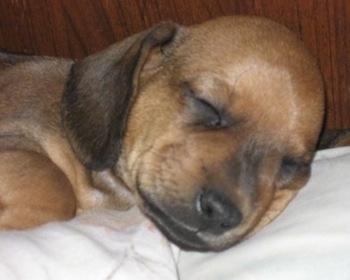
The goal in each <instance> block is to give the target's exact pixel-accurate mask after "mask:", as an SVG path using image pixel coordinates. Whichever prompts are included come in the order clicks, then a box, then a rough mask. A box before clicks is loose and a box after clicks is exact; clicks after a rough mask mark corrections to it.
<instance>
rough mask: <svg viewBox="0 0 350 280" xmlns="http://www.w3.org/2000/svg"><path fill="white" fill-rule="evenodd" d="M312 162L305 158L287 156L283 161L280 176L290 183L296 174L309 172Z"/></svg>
mask: <svg viewBox="0 0 350 280" xmlns="http://www.w3.org/2000/svg"><path fill="white" fill-rule="evenodd" d="M309 169H310V164H308V163H305V162H304V161H303V160H301V159H298V158H292V157H285V158H283V160H282V163H281V170H280V176H281V179H282V180H283V181H284V182H285V183H286V184H288V183H289V182H290V181H291V180H292V179H293V178H294V177H295V176H297V175H299V174H300V173H301V174H303V173H305V172H308V171H309Z"/></svg>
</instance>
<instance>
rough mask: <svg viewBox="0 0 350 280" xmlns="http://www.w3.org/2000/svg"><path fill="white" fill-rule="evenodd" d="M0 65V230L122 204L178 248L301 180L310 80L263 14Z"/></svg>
mask: <svg viewBox="0 0 350 280" xmlns="http://www.w3.org/2000/svg"><path fill="white" fill-rule="evenodd" d="M0 65H1V66H0V71H1V72H0V88H1V91H0V97H1V103H0V120H1V122H0V149H1V160H0V176H1V183H0V205H1V210H0V211H1V216H0V227H3V228H25V227H30V226H36V225H38V224H41V223H44V222H46V221H48V220H64V219H69V218H71V217H73V216H74V215H75V212H76V211H78V212H81V211H86V210H88V209H93V208H111V209H117V210H125V209H128V208H129V207H131V206H132V205H134V204H135V203H136V204H137V205H138V206H139V207H140V208H141V209H142V210H143V212H144V213H145V214H146V215H148V216H149V217H150V218H151V219H152V220H153V221H154V222H155V223H156V224H157V225H158V226H159V228H160V229H161V230H162V231H163V232H164V233H165V234H166V235H167V236H168V237H169V238H170V239H171V240H173V241H174V242H176V243H177V244H179V245H180V246H182V247H184V248H188V249H195V250H222V249H224V248H227V247H229V246H231V245H233V244H234V243H236V242H238V241H240V240H241V239H242V238H245V237H246V236H248V235H250V234H252V233H253V232H254V231H256V230H257V229H259V228H261V227H262V226H264V225H265V224H267V223H268V222H269V221H270V220H272V219H273V218H274V217H276V216H277V215H278V214H279V213H280V212H281V211H282V210H283V209H284V207H285V206H286V205H287V203H288V202H289V201H290V200H291V199H292V198H293V197H294V195H295V194H296V192H297V190H298V189H299V188H300V187H302V186H303V185H304V184H305V182H306V181H307V179H308V176H309V173H310V163H311V161H312V158H313V153H314V149H315V145H316V141H317V137H318V134H319V131H320V128H321V123H322V119H323V110H324V100H323V98H324V97H323V86H322V81H321V77H320V74H319V71H318V69H317V66H316V63H315V61H314V59H313V58H312V57H311V56H310V55H309V54H308V52H307V51H306V50H305V48H304V46H303V45H302V44H301V43H300V42H299V41H298V40H297V39H296V37H295V36H294V35H293V34H291V33H290V32H289V31H288V30H287V29H285V28H284V27H282V26H280V25H278V24H276V23H273V22H271V21H269V20H266V19H262V18H254V17H238V16H237V17H226V18H220V19H216V20H212V21H208V22H206V23H203V24H200V25H196V26H192V27H188V28H185V27H180V26H177V25H175V24H172V23H164V24H161V25H159V26H156V27H154V28H153V29H150V30H148V31H145V32H142V33H140V34H136V35H134V36H133V37H130V38H128V39H126V40H124V41H122V42H120V43H118V44H116V45H113V46H111V47H110V48H108V49H107V50H105V51H102V52H100V53H98V54H95V55H92V56H90V57H87V58H85V59H83V60H81V61H77V62H72V61H70V60H64V59H56V58H48V57H42V58H38V57H33V58H24V57H18V56H12V55H7V54H2V55H1V56H0ZM41 160H42V161H41ZM8 162H11V164H8ZM26 162H27V163H26ZM25 163H26V164H25ZM42 166H43V167H44V168H42ZM24 170H26V171H25V174H26V175H25V176H24V177H21V174H22V173H23V172H24ZM38 170H40V173H41V175H40V176H42V177H39V175H35V174H36V173H37V172H38ZM31 178H36V180H31ZM18 186H23V187H22V188H21V189H20V192H19V187H18ZM73 193H74V195H73ZM52 196H54V197H57V199H56V200H55V203H54V204H52V207H49V206H50V205H51V203H49V201H50V199H51V198H52ZM41 208H42V209H45V210H44V211H37V210H35V209H41ZM32 209H34V210H35V211H33V212H30V211H32ZM72 209H73V210H72ZM28 213H33V214H32V215H31V214H30V215H28Z"/></svg>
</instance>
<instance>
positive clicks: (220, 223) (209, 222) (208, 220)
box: [197, 189, 242, 234]
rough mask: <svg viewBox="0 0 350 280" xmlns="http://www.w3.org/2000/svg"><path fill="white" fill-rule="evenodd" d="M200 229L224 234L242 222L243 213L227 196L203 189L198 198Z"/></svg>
mask: <svg viewBox="0 0 350 280" xmlns="http://www.w3.org/2000/svg"><path fill="white" fill-rule="evenodd" d="M197 212H198V215H199V222H200V225H201V226H200V229H201V230H202V231H207V232H211V233H215V234H220V233H224V232H225V231H228V230H230V229H231V228H234V227H236V226H237V225H238V224H239V223H240V222H241V221H242V213H241V212H240V211H239V209H238V208H237V207H236V206H235V205H234V203H233V202H232V201H231V200H230V199H229V198H228V197H227V196H225V195H223V194H221V193H219V192H217V191H214V190H208V189H203V190H202V191H201V192H200V193H199V195H198V197H197Z"/></svg>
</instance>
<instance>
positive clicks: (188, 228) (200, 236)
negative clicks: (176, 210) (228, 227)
mask: <svg viewBox="0 0 350 280" xmlns="http://www.w3.org/2000/svg"><path fill="white" fill-rule="evenodd" d="M139 195H140V197H141V199H142V205H141V207H140V208H141V209H142V211H143V213H144V214H145V215H146V216H147V217H149V218H150V219H151V220H152V221H153V222H154V223H155V224H156V225H157V227H158V228H159V230H160V231H161V232H162V233H163V234H164V235H165V236H166V237H167V238H168V239H169V240H170V241H171V242H173V243H174V244H175V245H177V246H179V247H180V248H182V249H183V250H189V251H202V252H205V251H222V250H224V249H225V248H227V247H228V246H232V245H233V244H232V242H230V244H227V242H225V241H224V239H225V238H224V235H225V234H224V233H219V234H217V233H212V232H208V230H206V229H203V228H201V226H199V225H196V222H195V221H193V224H191V225H190V222H187V223H185V222H183V221H182V220H181V218H178V217H176V216H174V215H170V214H169V212H168V211H166V210H164V209H162V207H160V206H159V205H157V203H155V202H154V201H153V200H152V199H151V198H149V197H148V195H147V194H145V193H144V192H142V191H139ZM226 241H227V240H226ZM234 243H236V242H234Z"/></svg>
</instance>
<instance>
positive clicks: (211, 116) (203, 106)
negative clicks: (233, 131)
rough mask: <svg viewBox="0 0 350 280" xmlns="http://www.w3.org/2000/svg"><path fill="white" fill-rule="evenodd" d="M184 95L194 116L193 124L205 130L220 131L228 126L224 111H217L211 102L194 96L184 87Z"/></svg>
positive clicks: (188, 88)
mask: <svg viewBox="0 0 350 280" xmlns="http://www.w3.org/2000/svg"><path fill="white" fill-rule="evenodd" d="M185 95H186V97H187V99H188V100H189V103H190V109H191V111H192V113H193V114H194V120H193V123H194V124H195V125H200V126H203V127H205V128H212V129H220V128H226V127H228V125H229V122H228V118H227V116H226V114H225V112H224V110H222V109H219V108H218V107H217V106H215V105H213V104H212V103H211V102H209V101H207V100H205V99H203V98H200V97H198V96H196V94H195V93H194V92H193V90H192V89H191V88H190V87H188V86H186V88H185Z"/></svg>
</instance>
